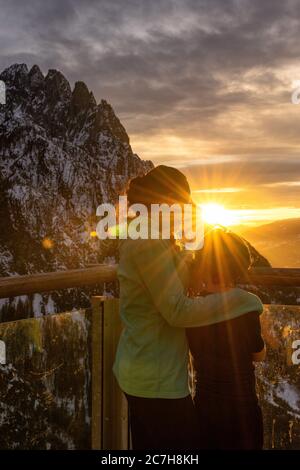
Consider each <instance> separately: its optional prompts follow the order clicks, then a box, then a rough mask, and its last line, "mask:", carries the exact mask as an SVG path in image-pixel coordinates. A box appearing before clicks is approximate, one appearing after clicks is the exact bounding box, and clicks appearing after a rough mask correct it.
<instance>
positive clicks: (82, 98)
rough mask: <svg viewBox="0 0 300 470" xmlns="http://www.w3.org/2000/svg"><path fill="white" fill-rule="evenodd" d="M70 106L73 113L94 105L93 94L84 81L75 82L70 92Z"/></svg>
mask: <svg viewBox="0 0 300 470" xmlns="http://www.w3.org/2000/svg"><path fill="white" fill-rule="evenodd" d="M72 106H73V110H74V112H75V113H76V112H80V111H82V110H86V109H87V108H89V107H94V106H96V100H95V98H94V95H93V93H92V92H90V91H89V89H88V87H87V86H86V84H85V83H84V82H76V83H75V86H74V90H73V93H72Z"/></svg>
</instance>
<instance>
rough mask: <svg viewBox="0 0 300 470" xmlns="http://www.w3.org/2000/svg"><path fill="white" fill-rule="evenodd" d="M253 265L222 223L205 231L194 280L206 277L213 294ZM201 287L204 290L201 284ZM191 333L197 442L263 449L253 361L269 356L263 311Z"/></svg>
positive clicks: (245, 249)
mask: <svg viewBox="0 0 300 470" xmlns="http://www.w3.org/2000/svg"><path fill="white" fill-rule="evenodd" d="M250 265H251V255H250V252H249V250H248V247H247V245H246V244H245V243H244V241H243V239H242V238H240V237H238V236H237V235H235V234H233V233H231V232H229V231H226V230H224V229H222V228H217V229H213V230H211V231H210V232H208V234H207V235H206V236H205V240H204V248H203V249H202V250H201V252H199V255H198V259H197V260H196V263H195V269H194V272H193V280H192V281H193V285H194V288H195V281H196V282H197V280H198V287H199V285H200V282H205V286H206V290H207V291H208V292H209V293H214V292H220V291H224V290H226V289H228V288H230V287H232V286H234V284H235V283H236V280H237V279H238V278H239V277H241V275H242V274H243V273H244V274H245V271H247V270H248V269H249V267H250ZM202 290H203V289H202ZM186 331H187V337H188V341H189V346H190V351H191V354H192V358H193V365H194V370H195V376H196V391H195V407H196V412H197V416H198V423H199V432H198V436H199V441H198V444H199V447H200V448H203V449H212V448H213V449H261V448H262V445H263V423H262V414H261V409H260V407H259V404H258V400H257V396H256V391H255V375H254V365H253V361H262V360H264V357H265V345H264V341H263V339H262V337H261V329H260V320H259V314H258V313H256V312H249V313H246V314H244V315H242V316H240V317H237V318H235V319H233V320H229V319H228V320H226V306H224V321H222V322H220V323H215V324H213V325H210V326H206V327H200V328H188V329H187V330H186Z"/></svg>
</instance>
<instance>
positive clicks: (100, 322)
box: [92, 297, 129, 450]
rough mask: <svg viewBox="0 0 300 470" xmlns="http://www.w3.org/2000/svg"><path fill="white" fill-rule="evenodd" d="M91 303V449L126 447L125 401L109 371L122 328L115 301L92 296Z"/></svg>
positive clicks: (127, 443)
mask: <svg viewBox="0 0 300 470" xmlns="http://www.w3.org/2000/svg"><path fill="white" fill-rule="evenodd" d="M92 306H93V313H92V449H105V450H127V449H128V448H129V430H128V426H129V424H128V407H127V401H126V398H125V396H124V394H123V393H122V391H121V390H120V388H119V385H118V383H117V381H116V379H115V377H114V375H113V371H112V368H113V363H114V360H115V355H116V349H117V346H118V342H119V338H120V334H121V331H122V323H121V319H120V315H119V301H118V299H105V300H104V298H103V297H93V298H92Z"/></svg>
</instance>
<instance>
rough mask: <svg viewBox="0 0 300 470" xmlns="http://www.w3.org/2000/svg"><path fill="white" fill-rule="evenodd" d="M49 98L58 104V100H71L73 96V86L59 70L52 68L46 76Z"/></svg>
mask: <svg viewBox="0 0 300 470" xmlns="http://www.w3.org/2000/svg"><path fill="white" fill-rule="evenodd" d="M45 89H46V94H47V98H48V99H49V100H50V101H51V102H52V103H53V104H56V103H57V102H58V101H63V102H64V101H65V102H69V101H70V100H71V97H72V91H71V86H70V83H69V82H68V80H67V79H66V78H65V76H64V75H63V74H62V73H61V72H59V71H58V70H54V69H50V70H49V71H48V73H47V75H46V78H45Z"/></svg>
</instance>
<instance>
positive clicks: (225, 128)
mask: <svg viewBox="0 0 300 470" xmlns="http://www.w3.org/2000/svg"><path fill="white" fill-rule="evenodd" d="M0 7H1V18H0V42H1V54H0V69H3V68H4V67H6V66H8V65H10V64H11V63H13V62H23V61H24V62H27V63H28V65H29V66H30V65H33V64H34V63H38V64H39V65H40V66H41V68H42V69H43V70H44V72H46V71H47V69H48V68H58V69H60V70H61V71H62V72H63V73H64V74H65V75H66V76H67V77H68V78H69V79H70V81H71V82H72V83H73V82H74V81H75V80H84V81H85V82H86V83H87V84H88V86H89V87H90V88H91V89H93V91H94V93H95V96H96V97H97V99H98V100H100V98H102V97H105V98H106V99H108V100H109V101H110V102H111V103H112V105H113V106H114V108H115V109H116V111H117V112H118V114H119V115H120V117H121V119H122V120H123V122H124V124H125V126H126V127H127V130H128V131H129V133H130V134H131V135H132V136H133V142H132V143H133V147H134V148H136V147H137V149H138V150H140V151H144V149H145V148H146V147H147V155H146V156H147V158H149V157H151V156H152V157H154V158H155V159H157V160H159V159H160V157H159V150H158V149H157V148H158V147H159V145H160V142H161V140H160V136H161V135H166V134H167V135H171V136H177V137H179V138H180V139H182V140H184V141H186V142H187V143H189V142H190V141H192V142H193V144H192V145H191V148H192V150H190V151H189V152H187V154H184V151H183V153H182V154H179V155H178V154H177V156H176V155H172V151H173V147H172V146H171V147H170V151H169V153H168V150H167V149H165V151H164V153H163V156H162V159H163V160H164V161H172V163H176V161H178V164H180V165H181V166H182V165H184V164H185V162H186V163H188V164H191V163H193V161H194V160H195V161H199V160H207V159H209V158H212V156H213V157H214V158H218V157H219V158H225V157H226V156H230V158H232V157H233V156H234V158H235V159H236V160H237V161H239V162H241V161H242V162H245V163H242V164H241V167H239V165H238V164H237V163H232V162H229V163H228V166H226V167H224V171H225V168H226V169H228V168H230V172H231V173H234V172H237V174H238V175H241V177H242V178H244V176H243V175H244V174H245V173H247V175H248V176H250V175H251V176H252V177H253V178H256V177H257V173H258V172H257V168H259V169H260V171H261V178H262V180H263V181H264V182H268V181H272V182H274V181H275V180H276V178H277V181H280V180H281V181H283V180H284V178H287V177H288V174H289V175H290V176H291V175H292V174H294V175H295V174H298V175H299V174H300V173H299V166H298V164H297V163H295V160H296V159H297V158H298V146H299V144H298V136H299V131H300V129H299V126H300V119H299V118H298V114H299V112H300V107H299V108H297V107H296V106H293V105H291V104H290V92H291V90H290V88H289V87H290V85H291V82H292V80H294V79H297V78H300V76H299V77H297V76H294V75H295V74H296V73H297V70H298V71H299V74H300V60H299V44H298V38H299V31H300V2H299V1H298V0H288V1H284V2H283V1H282V0H264V1H261V0H226V1H224V0H185V1H184V2H183V1H181V0H151V1H148V0H114V1H111V0H90V1H85V0H52V1H51V2H41V1H38V0H28V1H27V2H24V1H21V0H10V1H9V2H7V1H5V0H0ZM142 141H145V144H144V146H143V145H141V144H140V142H142ZM135 142H136V147H135ZM204 143H205V145H204ZM151 147H152V148H153V152H152V153H151ZM154 148H156V149H155V151H154ZM141 156H143V155H141ZM253 158H254V159H255V161H256V170H255V171H254V173H252V170H251V164H252V163H251V161H252V160H253ZM271 158H272V159H273V160H276V161H277V160H278V163H277V164H276V165H270V164H266V163H265V162H264V160H266V159H268V160H270V159H271ZM284 158H286V159H287V160H289V161H291V163H288V164H287V166H286V167H285V166H284V164H283V163H282V162H283V160H284ZM259 159H261V163H259ZM293 159H294V163H293V162H292V160H293ZM243 165H246V167H247V168H246V169H245V170H243V171H244V174H242V171H241V170H240V168H245V167H243ZM249 165H250V166H249ZM292 165H295V168H293V169H292ZM270 166H272V169H271V170H270ZM212 168H213V166H212ZM220 168H223V166H220ZM267 168H268V170H267ZM222 171H223V170H222ZM226 171H227V170H226ZM270 171H271V173H270ZM297 172H298V173H297ZM270 175H273V176H270ZM294 177H295V176H294ZM263 181H261V182H263ZM261 182H259V184H261Z"/></svg>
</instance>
